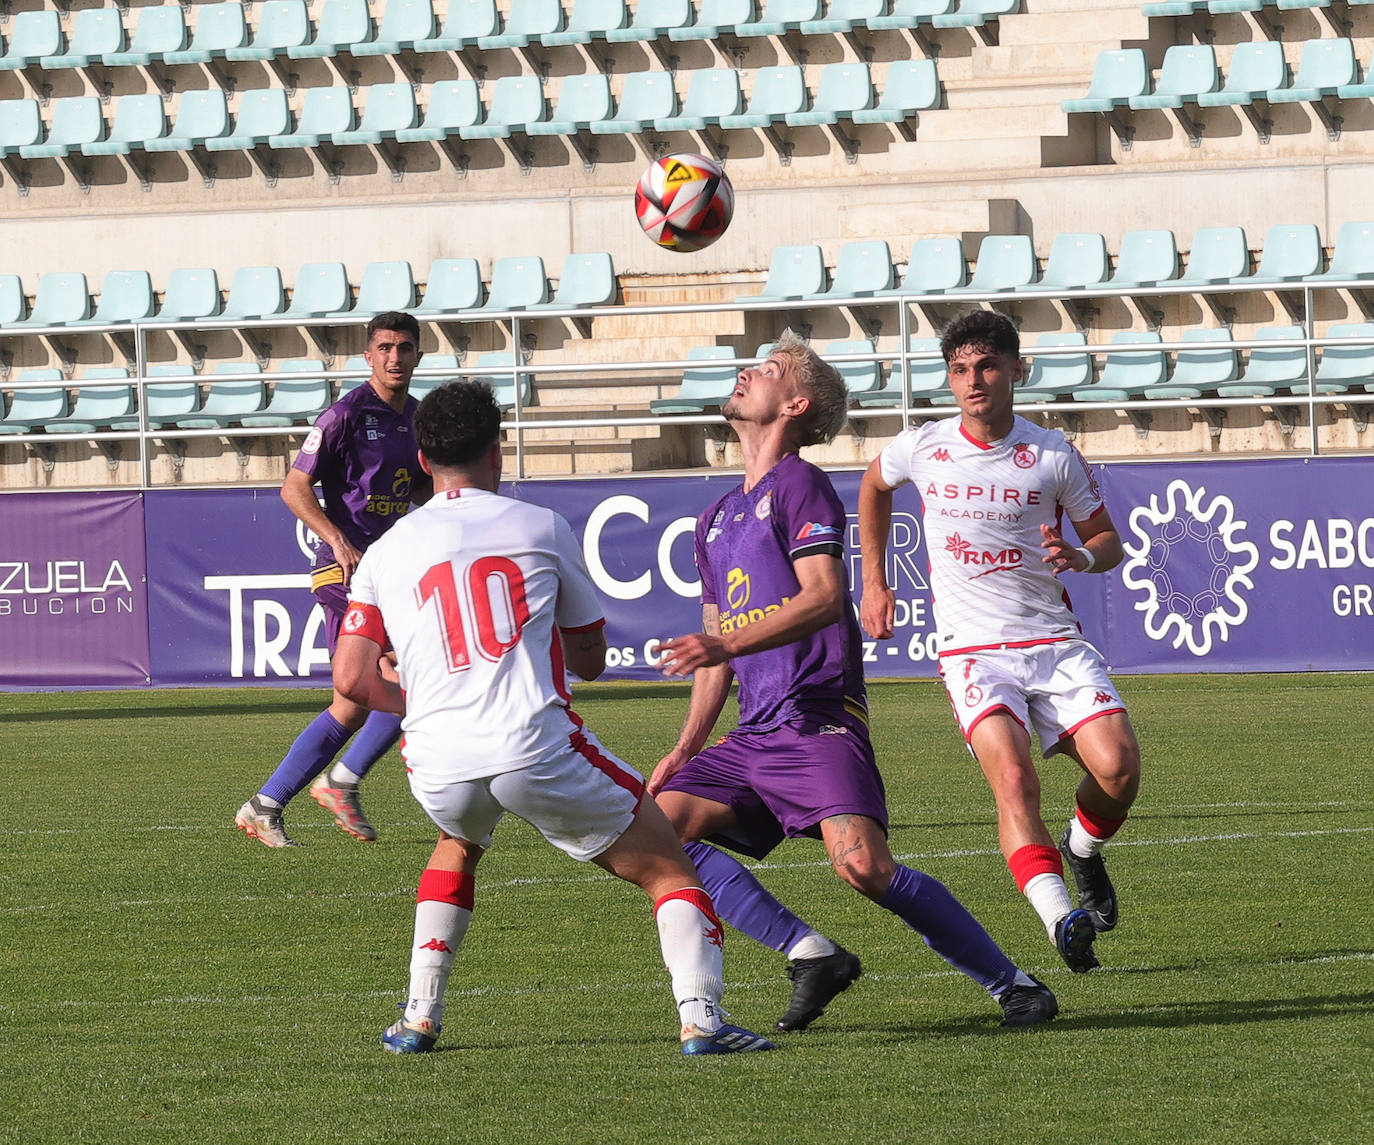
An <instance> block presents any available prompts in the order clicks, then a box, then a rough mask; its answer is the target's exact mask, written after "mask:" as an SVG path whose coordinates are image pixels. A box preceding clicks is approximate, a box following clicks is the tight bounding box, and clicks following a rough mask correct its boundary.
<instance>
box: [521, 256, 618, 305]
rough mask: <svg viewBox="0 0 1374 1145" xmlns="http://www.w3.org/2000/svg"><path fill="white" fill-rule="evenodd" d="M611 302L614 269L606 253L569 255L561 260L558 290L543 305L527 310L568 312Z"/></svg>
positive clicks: (612, 298) (612, 299) (613, 293)
mask: <svg viewBox="0 0 1374 1145" xmlns="http://www.w3.org/2000/svg"><path fill="white" fill-rule="evenodd" d="M614 301H615V266H614V265H613V263H612V262H611V256H610V255H609V254H608V253H607V252H606V251H593V252H592V253H590V254H570V255H568V256H567V257H566V258H565V259H564V260H563V269H562V273H561V275H560V277H559V279H558V289H557V290H555V291H554V294H553V297H552V298H550V299H549V300H548V301H547V302H536V303H534V304H533V305H531V306H530V307H529V309H530V310H571V309H572V308H573V307H577V306H607V305H609V304H610V303H612V302H614Z"/></svg>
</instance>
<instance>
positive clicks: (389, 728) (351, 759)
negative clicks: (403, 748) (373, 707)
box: [339, 712, 401, 779]
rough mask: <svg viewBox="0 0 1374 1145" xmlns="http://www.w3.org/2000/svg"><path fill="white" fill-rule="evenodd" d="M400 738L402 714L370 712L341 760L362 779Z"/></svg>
mask: <svg viewBox="0 0 1374 1145" xmlns="http://www.w3.org/2000/svg"><path fill="white" fill-rule="evenodd" d="M400 738H401V717H400V716H393V715H392V714H391V713H390V712H369V713H368V716H367V723H365V724H363V726H362V727H361V728H359V729H358V734H357V735H356V736H355V737H354V739H353V742H352V743H351V744H349V745H348V750H347V751H346V752H344V756H343V759H341V760H340V761H339V762H340V763H342V764H343V765H344V766H345V767H346V768H348V770H349V771H351V772H352V773H353V774H354V775H356V776H357V777H358V778H359V779H361V778H362V777H363V776H364V775H366V774H367V773H368V772H369V771H371V770H372V765H373V764H374V763H376V762H377V761H378V760H379V759H381V758H382V756H384V755H386V753H387V752H389V751H390V750H391V745H392V744H394V743H395V742H396V741H397V740H398V739H400Z"/></svg>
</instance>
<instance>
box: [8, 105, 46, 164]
mask: <svg viewBox="0 0 1374 1145" xmlns="http://www.w3.org/2000/svg"><path fill="white" fill-rule="evenodd" d="M42 138H43V116H42V115H41V114H40V112H39V110H38V101H37V100H36V99H6V100H0V155H16V154H18V153H19V149H20V148H21V147H32V146H33V145H34V144H35V143H38V142H39V141H40V140H42Z"/></svg>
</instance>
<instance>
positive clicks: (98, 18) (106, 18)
mask: <svg viewBox="0 0 1374 1145" xmlns="http://www.w3.org/2000/svg"><path fill="white" fill-rule="evenodd" d="M123 48H124V15H123V13H122V12H121V11H120V9H118V8H114V7H110V8H83V9H81V11H79V12H78V13H77V14H76V17H75V19H74V20H73V21H72V34H71V37H70V38H69V39H68V41H67V47H66V50H65V51H63V50H59V51H57V52H55V53H54V54H52V55H48V56H41V57H39V60H38V64H39V66H40V67H42V68H43V70H44V71H53V70H56V69H58V68H84V67H89V66H90V65H91V64H92V63H93V62H95V61H96V60H99V59H101V58H102V57H103V56H104V55H105V53H106V52H118V51H122V50H123Z"/></svg>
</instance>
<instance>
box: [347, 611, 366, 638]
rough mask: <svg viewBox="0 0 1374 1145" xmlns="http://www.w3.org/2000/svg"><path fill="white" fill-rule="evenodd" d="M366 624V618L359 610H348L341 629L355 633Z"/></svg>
mask: <svg viewBox="0 0 1374 1145" xmlns="http://www.w3.org/2000/svg"><path fill="white" fill-rule="evenodd" d="M366 623H367V617H366V616H364V615H363V610H362V609H361V608H350V609H349V610H348V615H347V616H345V617H344V622H343V628H344V631H345V632H357V631H358V630H359V629H360V628H362V626H363V625H364V624H366Z"/></svg>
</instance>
